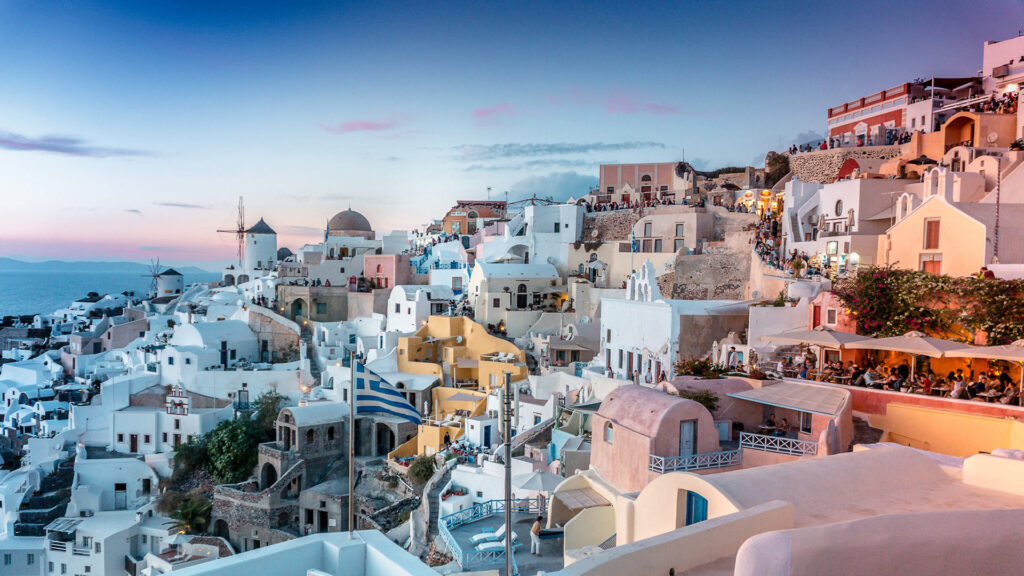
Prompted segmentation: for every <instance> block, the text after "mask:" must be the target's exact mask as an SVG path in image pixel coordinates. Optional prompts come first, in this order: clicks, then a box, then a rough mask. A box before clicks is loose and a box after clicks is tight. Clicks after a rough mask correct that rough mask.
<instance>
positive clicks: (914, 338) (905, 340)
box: [846, 332, 968, 358]
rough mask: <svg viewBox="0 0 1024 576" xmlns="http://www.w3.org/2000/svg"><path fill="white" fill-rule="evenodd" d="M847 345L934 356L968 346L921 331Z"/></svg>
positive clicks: (939, 356) (947, 354)
mask: <svg viewBox="0 0 1024 576" xmlns="http://www.w3.org/2000/svg"><path fill="white" fill-rule="evenodd" d="M846 347H847V348H848V349H851V350H891V351H894V352H904V353H906V354H916V355H921V356H930V357H932V358H944V357H949V356H952V354H951V352H954V351H963V350H964V349H965V348H968V346H967V345H966V344H964V343H962V342H953V341H951V340H942V339H941V338H932V337H931V336H925V335H924V334H922V333H920V332H907V333H906V334H904V335H903V336H893V337H891V338H870V339H867V340H862V341H859V342H852V343H850V344H847V345H846Z"/></svg>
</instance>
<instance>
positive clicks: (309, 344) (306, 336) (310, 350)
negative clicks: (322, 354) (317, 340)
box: [302, 332, 321, 386]
mask: <svg viewBox="0 0 1024 576" xmlns="http://www.w3.org/2000/svg"><path fill="white" fill-rule="evenodd" d="M302 344H303V346H305V347H306V358H309V373H310V374H311V375H312V376H313V385H314V386H319V385H320V373H321V370H320V365H319V364H317V362H316V346H315V345H314V344H313V335H312V334H310V333H309V332H303V333H302Z"/></svg>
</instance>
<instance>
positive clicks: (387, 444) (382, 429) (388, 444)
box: [377, 424, 395, 456]
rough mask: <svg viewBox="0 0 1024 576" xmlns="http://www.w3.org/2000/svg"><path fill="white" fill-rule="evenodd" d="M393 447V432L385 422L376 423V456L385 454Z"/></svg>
mask: <svg viewBox="0 0 1024 576" xmlns="http://www.w3.org/2000/svg"><path fill="white" fill-rule="evenodd" d="M394 449H395V433H394V432H392V431H391V428H389V427H388V426H387V425H386V424H377V456H386V455H387V453H388V452H391V451H392V450H394Z"/></svg>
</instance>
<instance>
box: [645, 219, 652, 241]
mask: <svg viewBox="0 0 1024 576" xmlns="http://www.w3.org/2000/svg"><path fill="white" fill-rule="evenodd" d="M652 226H653V225H652V223H651V222H644V238H650V237H651V228H652Z"/></svg>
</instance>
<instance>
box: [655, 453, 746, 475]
mask: <svg viewBox="0 0 1024 576" xmlns="http://www.w3.org/2000/svg"><path fill="white" fill-rule="evenodd" d="M742 461H743V453H742V452H741V451H740V450H723V451H721V452H707V453H705V454H691V455H690V456H655V455H654V454H651V463H650V469H651V470H652V471H654V472H657V473H659V474H664V473H665V472H675V471H677V470H684V471H685V470H706V469H708V468H725V467H728V466H739V465H740V464H741V463H742Z"/></svg>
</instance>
